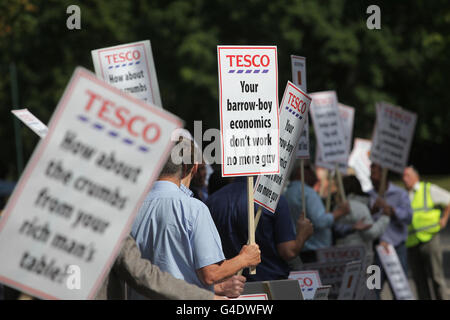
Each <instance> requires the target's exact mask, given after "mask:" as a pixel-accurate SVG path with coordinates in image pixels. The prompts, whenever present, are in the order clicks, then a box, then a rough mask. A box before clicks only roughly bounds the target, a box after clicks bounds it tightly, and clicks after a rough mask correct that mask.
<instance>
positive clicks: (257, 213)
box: [237, 206, 262, 276]
mask: <svg viewBox="0 0 450 320" xmlns="http://www.w3.org/2000/svg"><path fill="white" fill-rule="evenodd" d="M261 213H262V207H261V206H260V207H258V211H256V217H255V232H256V228H258V223H259V218H261ZM249 242H250V240H247V245H248V244H249ZM242 271H243V270H242V269H241V270H239V272H238V273H237V274H238V276H242Z"/></svg>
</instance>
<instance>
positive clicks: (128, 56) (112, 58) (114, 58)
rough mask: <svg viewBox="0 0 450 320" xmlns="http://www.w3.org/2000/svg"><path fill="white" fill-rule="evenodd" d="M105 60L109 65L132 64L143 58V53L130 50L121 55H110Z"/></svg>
mask: <svg viewBox="0 0 450 320" xmlns="http://www.w3.org/2000/svg"><path fill="white" fill-rule="evenodd" d="M105 58H106V59H108V64H111V63H122V62H132V61H134V60H139V59H140V58H141V52H140V51H139V50H128V51H124V52H120V53H114V54H108V55H106V56H105Z"/></svg>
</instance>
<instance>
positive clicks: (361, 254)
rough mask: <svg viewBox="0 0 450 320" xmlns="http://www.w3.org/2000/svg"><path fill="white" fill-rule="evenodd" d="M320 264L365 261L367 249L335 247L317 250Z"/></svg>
mask: <svg viewBox="0 0 450 320" xmlns="http://www.w3.org/2000/svg"><path fill="white" fill-rule="evenodd" d="M316 255H317V260H318V261H319V262H349V261H354V260H361V261H362V260H364V258H365V256H366V249H365V248H364V246H362V245H361V246H333V247H328V248H319V249H317V250H316Z"/></svg>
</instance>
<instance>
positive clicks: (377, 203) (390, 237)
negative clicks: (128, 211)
mask: <svg viewBox="0 0 450 320" xmlns="http://www.w3.org/2000/svg"><path fill="white" fill-rule="evenodd" d="M370 170H371V172H370V179H371V180H372V184H373V187H374V189H372V190H371V191H369V196H370V208H371V211H372V214H373V218H374V220H375V221H377V220H378V219H380V218H381V217H382V215H383V214H388V215H390V217H391V221H390V223H389V225H388V227H387V229H386V231H385V232H384V233H383V235H382V236H381V237H380V245H382V246H383V247H384V248H385V249H386V248H387V247H388V245H389V244H391V245H392V246H393V247H394V248H395V250H396V251H397V255H398V258H399V260H400V263H401V265H402V267H403V270H404V272H405V274H407V272H408V271H407V253H406V246H405V241H406V238H407V237H408V225H409V224H410V223H411V219H412V209H411V204H410V202H409V197H408V193H407V192H406V191H405V190H404V189H402V188H400V187H397V186H395V185H394V184H392V183H390V182H389V176H388V179H386V182H385V186H381V171H382V169H381V167H380V166H379V165H377V164H375V163H372V165H371V167H370ZM380 187H382V188H383V189H385V190H386V191H385V193H384V196H383V197H380V196H379V195H378V190H380ZM375 263H376V264H378V265H379V266H380V267H381V264H380V262H379V259H378V255H376V258H375ZM385 279H386V275H385V273H384V271H383V272H382V273H381V281H382V283H384V280H385ZM378 293H379V291H378Z"/></svg>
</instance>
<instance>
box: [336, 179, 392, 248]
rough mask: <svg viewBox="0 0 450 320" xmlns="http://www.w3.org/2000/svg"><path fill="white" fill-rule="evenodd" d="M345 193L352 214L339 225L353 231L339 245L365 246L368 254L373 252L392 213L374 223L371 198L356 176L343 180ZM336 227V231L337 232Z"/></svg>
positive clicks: (340, 240)
mask: <svg viewBox="0 0 450 320" xmlns="http://www.w3.org/2000/svg"><path fill="white" fill-rule="evenodd" d="M342 182H343V184H344V188H345V192H346V193H347V199H348V201H349V205H350V213H349V214H348V215H346V216H344V217H342V218H341V219H340V220H339V222H338V224H343V225H348V226H350V227H351V231H352V232H349V233H348V234H346V235H345V236H343V237H341V238H338V239H337V241H336V244H337V245H348V246H349V245H361V244H362V245H364V247H365V248H366V253H371V252H372V251H373V249H372V247H373V242H374V240H376V239H378V238H379V237H380V236H381V235H382V234H383V233H384V231H385V230H386V228H387V226H388V224H389V221H390V219H389V214H390V212H385V213H383V215H382V216H381V217H380V218H379V219H378V220H377V221H375V222H374V221H373V219H372V215H371V213H370V209H369V197H368V195H367V194H365V193H364V192H363V191H362V189H361V184H360V183H359V181H358V178H356V177H355V176H347V177H344V178H343V181H342ZM336 229H337V228H336V226H335V230H336Z"/></svg>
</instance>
